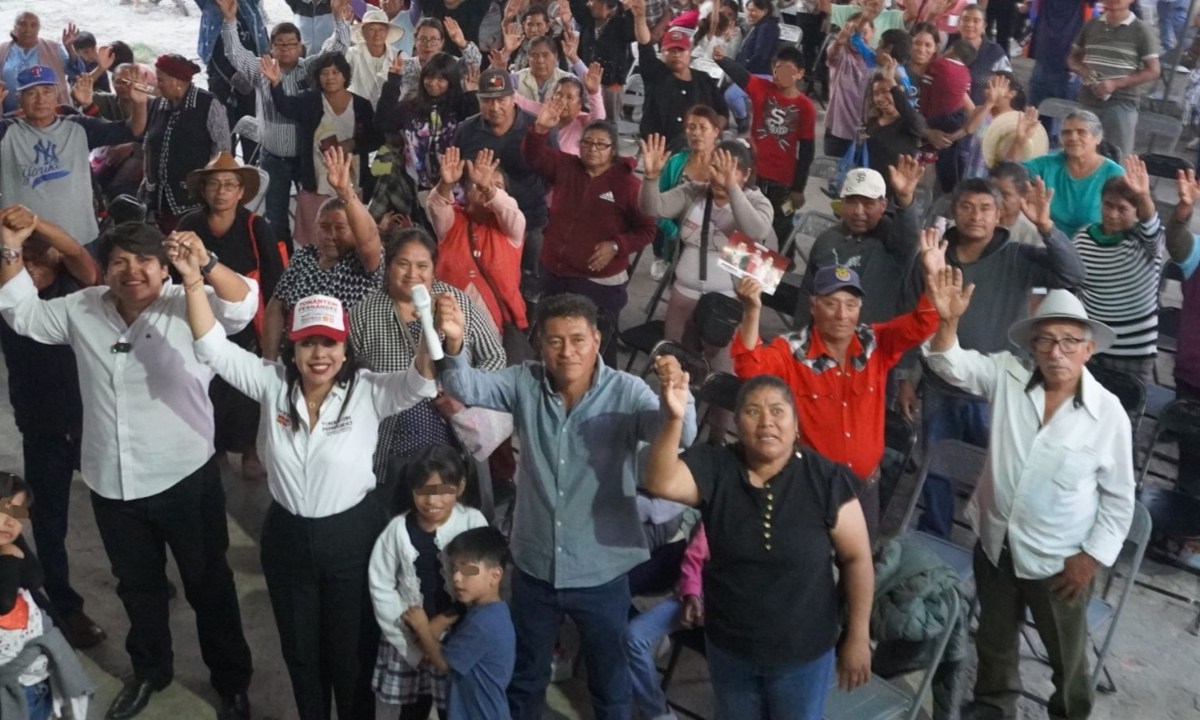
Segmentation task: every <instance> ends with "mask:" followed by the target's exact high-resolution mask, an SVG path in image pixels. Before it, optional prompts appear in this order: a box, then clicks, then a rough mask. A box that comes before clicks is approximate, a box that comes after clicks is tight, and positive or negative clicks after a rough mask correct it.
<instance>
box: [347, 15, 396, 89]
mask: <svg viewBox="0 0 1200 720" xmlns="http://www.w3.org/2000/svg"><path fill="white" fill-rule="evenodd" d="M402 37H404V29H403V28H401V27H397V26H396V25H393V24H392V22H391V20H389V19H388V16H387V13H385V12H384V11H383V10H380V9H379V8H373V9H371V10H368V11H367V12H366V13H364V14H363V19H362V24H361V25H357V26H356V27H355V28H354V30H352V31H351V38H352V39H353V40H354V44H353V45H351V46H350V49H349V50H347V51H346V62H348V63H350V92H352V93H354V94H355V95H358V96H360V97H365V98H366V99H368V100H370V101H371V106H372V107H374V106H375V105H377V104H378V103H379V94H380V93H381V92H383V83H384V82H386V81H387V77H388V68H390V67H391V65H392V60H394V59H395V58H396V54H397V53H398V52H399V51H398V50H396V47H395V44H396V42H397V41H398V40H400V39H401V38H402Z"/></svg>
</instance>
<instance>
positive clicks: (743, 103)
mask: <svg viewBox="0 0 1200 720" xmlns="http://www.w3.org/2000/svg"><path fill="white" fill-rule="evenodd" d="M756 77H760V78H763V79H764V80H770V79H771V76H770V75H756ZM749 100H750V96H749V95H747V94H746V91H745V90H743V89H742V88H741V87H740V86H739V85H738V84H737V83H731V84H730V85H729V87H727V88H725V104H726V105H728V106H729V109H730V110H732V111H733V116H734V117H735V118H737V119H738V120H744V119H745V118H746V116H747V115H749V114H750V108H749V107H748V106H747V103H748V102H749Z"/></svg>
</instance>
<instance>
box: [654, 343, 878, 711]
mask: <svg viewBox="0 0 1200 720" xmlns="http://www.w3.org/2000/svg"><path fill="white" fill-rule="evenodd" d="M657 370H658V375H659V379H660V381H661V382H662V388H663V389H662V404H663V406H664V409H665V410H666V412H667V420H666V421H665V422H664V423H663V426H662V428H661V429H660V430H659V433H658V437H657V438H655V440H654V443H653V444H652V445H651V447H650V459H649V462H648V464H647V466H646V470H645V474H644V478H643V483H644V487H645V489H646V490H647V491H648V492H650V493H651V494H653V495H657V496H658V497H662V498H666V499H668V500H674V501H676V502H680V503H685V504H688V505H693V506H697V507H699V508H700V510H701V512H702V514H703V517H704V525H705V528H706V530H707V532H708V542H709V550H710V552H711V553H712V556H711V559H710V560H709V562H708V565H707V566H706V567H705V569H704V602H705V630H706V634H707V636H708V653H707V654H708V664H709V675H710V677H711V678H712V685H713V690H714V692H715V693H716V696H717V708H718V715H719V716H720V717H726V718H773V719H779V718H812V719H814V720H819V719H820V718H821V717H822V713H823V710H824V704H825V695H826V693H827V692H828V690H829V686H830V681H831V677H830V676H831V674H832V671H833V668H834V657H835V650H834V648H835V646H836V658H837V677H838V685H839V687H841V688H842V689H843V690H852V689H854V688H855V687H858V686H859V685H862V684H864V683H866V682H867V680H869V679H870V675H871V647H870V637H869V625H870V617H871V600H872V595H873V592H874V583H875V575H874V568H873V567H872V565H871V549H870V545H869V543H868V541H867V527H866V521H865V520H864V519H863V513H862V508H861V506H860V505H859V503H858V500H857V499H856V498H855V496H854V490H853V489H852V482H851V480H850V478H851V474H850V470H849V469H847V468H846V467H844V466H842V465H838V464H836V463H833V462H832V461H830V460H826V459H825V458H823V457H821V456H820V455H818V454H816V453H814V452H812V451H805V452H799V451H797V450H796V448H795V438H796V430H797V428H796V408H795V403H794V401H793V399H792V394H791V391H790V390H789V389H788V387H787V385H786V384H785V383H784V382H783V381H782V380H780V379H779V378H777V377H774V376H772V375H759V376H757V377H754V378H751V379H750V380H748V381H747V382H746V383H745V384H744V385H743V386H742V389H741V392H739V393H738V398H737V405H736V419H737V435H738V443H737V444H736V445H733V446H728V447H716V446H711V445H696V446H694V447H692V448H691V449H689V450H687V451H685V452H684V453H683V454H682V455H678V454H677V452H676V448H678V447H679V441H680V433H681V431H682V428H683V414H684V410H685V408H686V407H687V400H688V377H687V373H684V372H682V370H680V368H679V364H678V361H677V360H675V359H674V358H659V360H658V366H657ZM831 557H833V558H834V559H835V560H836V562H837V564H838V566H839V569H840V576H841V583H840V584H841V590H842V592H844V594H845V595H846V599H847V604H848V607H849V611H848V617H847V618H845V623H844V625H845V627H844V628H843V619H842V617H841V612H840V606H841V598H840V595H839V588H838V585H837V584H836V583H835V582H834V579H833V567H832V563H830V558H831Z"/></svg>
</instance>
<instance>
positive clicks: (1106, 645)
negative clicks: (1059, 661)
mask: <svg viewBox="0 0 1200 720" xmlns="http://www.w3.org/2000/svg"><path fill="white" fill-rule="evenodd" d="M1152 526H1153V523H1152V521H1151V519H1150V511H1149V510H1147V509H1146V506H1145V505H1143V504H1141V503H1140V502H1139V503H1135V504H1134V508H1133V522H1132V523H1130V525H1129V533H1128V534H1127V535H1126V536H1125V545H1124V547H1123V548H1122V549H1121V555H1122V556H1127V557H1128V558H1129V571H1128V573H1127V574H1126V575H1124V576H1123V580H1124V583H1123V584H1122V585H1121V592H1120V594H1119V595H1118V596H1117V602H1116V604H1115V605H1114V604H1113V603H1112V602H1110V601H1109V600H1108V599H1107V598H1108V594H1109V591H1110V590H1111V589H1112V585H1113V580H1114V579H1115V578H1116V577H1118V573H1117V572H1116V567H1115V566H1114V568H1113V569H1112V570H1111V571H1110V572H1109V574H1108V580H1107V582H1106V583H1105V585H1104V593H1103V595H1099V596H1097V595H1092V597H1091V598H1090V599H1089V600H1088V607H1087V628H1088V636H1089V637H1090V638H1091V641H1092V650H1093V651H1095V653H1096V665H1095V667H1094V668H1092V686H1093V687H1095V688H1097V689H1099V690H1103V691H1105V692H1116V691H1117V686H1116V683H1114V682H1113V679H1112V675H1111V674H1110V673H1109V672H1108V668H1107V667H1105V665H1104V661H1105V659H1107V658H1108V651H1109V650H1110V649H1111V648H1112V641H1113V636H1114V635H1115V634H1116V631H1117V621H1119V620H1120V619H1121V613H1122V611H1124V609H1125V601H1126V600H1128V599H1129V593H1130V591H1132V590H1133V586H1134V584H1135V583H1136V581H1137V575H1138V571H1139V570H1140V569H1141V567H1142V558H1143V557H1145V555H1146V548H1147V546H1149V544H1150V531H1151V530H1152V529H1153V527H1152ZM1026 623H1027V624H1028V625H1029V627H1034V624H1033V620H1032V616H1030V615H1028V614H1026ZM1106 625H1107V628H1105V626H1106ZM1102 629H1103V630H1104V639H1103V640H1101V641H1100V644H1099V645H1097V644H1096V637H1097V635H1098V633H1099V632H1100V631H1101V630H1102ZM1025 640H1026V642H1027V643H1028V642H1029V637H1028V635H1026V638H1025ZM1029 646H1030V648H1033V647H1034V646H1033V644H1032V643H1029ZM1034 654H1035V656H1036V657H1037V659H1038V660H1040V661H1042V662H1049V660H1048V659H1047V658H1046V656H1045V655H1044V654H1042V653H1041V652H1040V651H1038V650H1036V649H1035V650H1034ZM1101 674H1103V675H1104V680H1105V683H1106V684H1104V685H1101V684H1100V675H1101ZM1039 699H1040V698H1039Z"/></svg>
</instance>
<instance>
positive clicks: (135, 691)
mask: <svg viewBox="0 0 1200 720" xmlns="http://www.w3.org/2000/svg"><path fill="white" fill-rule="evenodd" d="M168 684H169V683H162V684H156V683H154V682H151V681H150V680H143V679H142V678H138V677H135V678H134V679H132V680H130V681H129V682H127V683H125V687H123V688H121V692H119V693H117V696H116V697H115V698H113V701H112V705H109V706H108V712H107V713H105V715H104V720H128V718H131V717H136V716H137V714H138V713H140V712H141V711H143V710H145V709H146V705H147V704H148V703H149V702H150V696H151V695H153V694H154V693H156V692H158V691H159V690H162V689H163V688H164V687H166V686H167V685H168Z"/></svg>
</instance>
